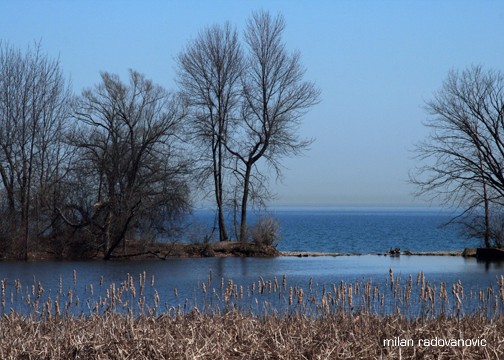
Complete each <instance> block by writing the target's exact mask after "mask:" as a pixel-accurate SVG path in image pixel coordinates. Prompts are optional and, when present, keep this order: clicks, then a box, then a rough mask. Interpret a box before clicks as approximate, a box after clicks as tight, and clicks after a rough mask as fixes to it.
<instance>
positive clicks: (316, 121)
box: [0, 0, 504, 206]
mask: <svg viewBox="0 0 504 360" xmlns="http://www.w3.org/2000/svg"><path fill="white" fill-rule="evenodd" d="M260 9H264V10H269V11H270V12H272V13H274V14H275V13H278V12H280V13H282V14H283V15H284V17H285V20H286V22H287V29H286V31H285V38H284V39H285V42H286V44H287V47H288V48H289V49H292V50H296V49H297V50H299V51H300V52H301V53H302V59H303V64H304V65H305V67H306V68H307V72H306V79H307V80H312V81H315V82H316V84H317V85H318V87H319V88H320V89H321V91H322V97H321V99H322V102H321V103H320V104H319V105H317V106H316V107H314V108H313V109H312V110H311V111H310V112H309V113H308V114H307V115H306V117H305V119H304V124H303V126H302V128H301V129H300V131H301V133H302V135H304V136H306V137H312V138H315V140H316V141H315V142H314V143H313V145H312V146H311V149H310V150H309V151H308V152H307V153H306V154H305V155H304V156H302V157H298V158H292V159H286V160H285V161H284V164H285V166H286V169H285V171H284V179H283V182H281V183H275V182H274V181H272V184H271V185H272V188H273V189H274V191H275V192H276V193H277V194H278V196H277V198H276V199H275V200H274V202H273V203H274V204H277V205H279V204H280V205H281V204H289V205H294V204H295V205H307V204H308V205H344V206H348V205H366V206H374V205H382V206H383V205H391V206H418V205H424V201H423V200H422V199H415V198H414V197H413V195H412V192H413V191H414V190H415V189H414V188H413V187H412V186H411V185H409V184H408V183H407V180H408V172H409V171H410V170H411V169H412V168H414V167H415V165H416V160H415V159H414V158H413V153H412V152H411V150H412V149H413V145H414V144H415V143H416V142H418V141H421V140H422V139H424V138H425V137H426V136H427V134H428V131H427V129H425V128H424V126H423V125H422V122H423V121H424V120H425V119H426V117H427V114H426V113H425V111H424V110H423V108H422V107H423V104H424V103H425V101H426V100H429V99H430V98H431V97H432V94H433V92H435V91H436V90H437V89H438V88H439V87H440V86H441V83H442V81H443V80H444V79H445V77H446V75H447V73H448V71H449V70H450V69H463V68H465V67H468V66H470V65H473V64H481V65H483V66H484V67H486V68H494V69H499V70H504V62H503V60H504V1H497V0H494V1H476V0H474V1H463V0H457V1H434V0H431V1H358V0H348V1H296V0H290V1H287V0H285V1H239V0H234V1H222V0H221V1H182V0H180V1H113V0H107V1H43V0H39V1H22V0H17V1H7V0H0V39H1V40H2V41H6V42H8V43H9V44H10V45H14V46H16V47H19V48H22V49H23V48H26V47H27V46H28V45H30V44H33V42H34V41H41V42H42V46H43V49H44V51H45V52H46V53H47V54H48V55H49V56H50V57H59V59H60V62H61V66H62V68H63V70H64V72H65V75H66V76H67V77H69V78H71V81H72V84H73V89H74V91H75V92H77V93H80V92H81V90H82V89H83V88H85V87H90V86H92V85H94V84H95V83H97V82H98V81H99V72H100V71H108V72H112V73H117V74H119V75H121V76H123V77H125V76H126V75H127V71H128V69H130V68H131V69H134V70H137V71H139V72H141V73H144V74H145V75H146V76H147V77H148V78H151V79H153V80H154V81H155V82H157V83H159V84H161V85H163V86H165V87H166V88H168V89H172V90H175V89H176V88H175V82H174V76H175V57H176V55H177V54H178V53H179V52H180V51H181V50H182V49H183V47H184V46H185V44H186V43H187V41H188V40H190V39H192V38H194V37H196V36H197V33H198V31H199V30H200V29H202V28H203V27H205V26H207V25H212V24H214V23H223V22H225V21H230V22H231V23H232V24H234V25H236V26H237V28H238V29H239V30H243V29H244V23H245V20H246V19H247V17H248V16H249V15H250V14H251V12H252V11H255V10H260Z"/></svg>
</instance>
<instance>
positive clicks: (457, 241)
mask: <svg viewBox="0 0 504 360" xmlns="http://www.w3.org/2000/svg"><path fill="white" fill-rule="evenodd" d="M259 216H260V215H259ZM266 216H272V217H274V218H275V219H277V220H278V222H279V224H280V235H281V239H280V241H279V242H278V249H279V250H280V251H311V252H330V253H345V254H373V253H384V252H386V251H387V250H390V249H395V248H400V249H401V250H403V251H404V250H410V251H415V252H419V251H424V252H428V251H439V250H463V249H464V248H465V247H477V246H479V243H480V242H479V241H478V240H476V239H467V238H465V237H464V236H462V235H461V229H460V227H458V226H455V225H449V226H443V225H444V224H446V223H447V222H448V221H449V220H450V219H451V218H452V216H453V214H451V213H447V212H442V211H436V210H411V209H407V210H401V209H338V208H336V209H334V208H333V209H331V208H329V209H309V208H305V209H303V208H298V209H295V208H287V209H281V208H277V209H274V210H271V211H269V212H268V213H267V214H266ZM257 217H258V215H257V214H254V213H252V214H251V216H250V223H251V224H253V223H254V221H255V220H256V219H257ZM214 218H215V216H214V213H213V212H211V211H208V210H199V211H196V212H195V213H194V216H193V218H192V221H193V222H194V223H195V224H197V225H196V227H197V228H199V227H204V226H206V227H208V228H212V227H213V226H214ZM228 229H229V233H230V234H231V237H233V235H232V234H233V233H234V231H233V227H232V221H229V225H228ZM215 236H217V235H216V234H215Z"/></svg>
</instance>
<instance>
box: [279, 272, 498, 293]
mask: <svg viewBox="0 0 504 360" xmlns="http://www.w3.org/2000/svg"><path fill="white" fill-rule="evenodd" d="M502 281H503V282H504V277H503V280H502ZM282 287H283V289H284V291H285V290H287V275H285V274H284V276H283V278H282ZM502 287H503V286H501V288H502Z"/></svg>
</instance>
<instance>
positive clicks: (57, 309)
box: [54, 300, 61, 317]
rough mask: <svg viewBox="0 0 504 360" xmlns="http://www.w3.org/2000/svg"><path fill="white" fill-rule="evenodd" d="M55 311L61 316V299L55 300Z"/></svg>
mask: <svg viewBox="0 0 504 360" xmlns="http://www.w3.org/2000/svg"><path fill="white" fill-rule="evenodd" d="M54 312H55V314H56V316H57V317H60V316H61V312H60V306H59V301H58V300H56V301H55V302H54Z"/></svg>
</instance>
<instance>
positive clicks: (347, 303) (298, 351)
mask: <svg viewBox="0 0 504 360" xmlns="http://www.w3.org/2000/svg"><path fill="white" fill-rule="evenodd" d="M155 282H156V281H155V279H154V277H150V278H149V277H147V275H146V273H145V272H144V273H142V274H140V275H139V276H138V277H133V276H131V275H128V277H127V278H126V279H125V280H124V281H123V282H121V283H120V284H115V283H111V284H105V283H102V282H100V284H99V285H96V284H95V286H93V285H92V284H84V286H83V287H84V289H86V291H84V292H83V291H82V290H79V288H80V285H79V283H78V277H77V274H76V272H75V271H74V273H73V283H72V284H69V287H68V288H65V287H64V286H63V283H62V281H61V278H60V282H59V288H53V289H47V290H44V287H43V285H42V284H41V283H40V282H37V281H36V280H35V279H34V281H33V283H31V282H30V283H28V284H21V283H20V281H18V280H15V281H7V280H6V279H3V280H1V282H0V286H1V298H0V300H1V301H0V358H1V359H196V358H202V359H241V358H243V359H264V358H268V359H329V358H335V359H401V358H404V359H407V358H418V359H499V358H501V355H502V354H503V353H504V335H503V334H504V276H501V277H500V278H499V279H496V283H495V285H494V286H491V287H488V288H486V289H480V290H471V289H464V287H463V286H462V284H461V282H460V281H459V282H457V283H454V284H451V286H450V285H449V284H446V283H444V282H441V283H439V284H436V283H430V282H429V281H428V279H426V278H425V276H424V274H423V273H419V274H418V276H417V277H416V278H414V277H413V276H409V277H408V278H401V277H400V276H394V274H393V273H392V271H390V273H389V276H388V277H387V280H386V281H384V282H373V280H372V279H369V280H358V281H355V282H352V283H345V282H339V283H336V284H333V285H332V286H325V285H324V286H322V287H321V286H318V285H316V284H314V283H313V281H312V280H311V279H310V281H309V283H308V284H305V285H304V286H300V285H299V284H292V285H291V284H290V281H289V280H288V279H287V277H286V276H284V277H283V278H282V279H277V278H273V279H271V280H264V279H262V278H259V279H258V280H257V281H255V282H253V283H251V284H243V285H240V284H236V283H234V282H233V281H232V279H227V280H226V279H224V278H218V279H215V278H214V277H213V275H212V273H210V274H209V276H208V279H207V280H206V281H203V282H200V283H198V286H197V288H196V289H197V290H196V291H197V292H196V293H195V294H194V296H195V297H196V299H187V298H185V299H184V298H183V297H182V296H181V297H180V298H179V295H176V296H177V299H178V300H179V302H178V304H177V303H176V302H172V301H163V299H161V298H160V295H159V293H158V291H157V290H156V289H155ZM174 292H175V293H177V289H174ZM84 295H85V296H87V298H83V296H84ZM79 297H81V298H79ZM12 309H22V311H21V310H17V311H15V310H12Z"/></svg>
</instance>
